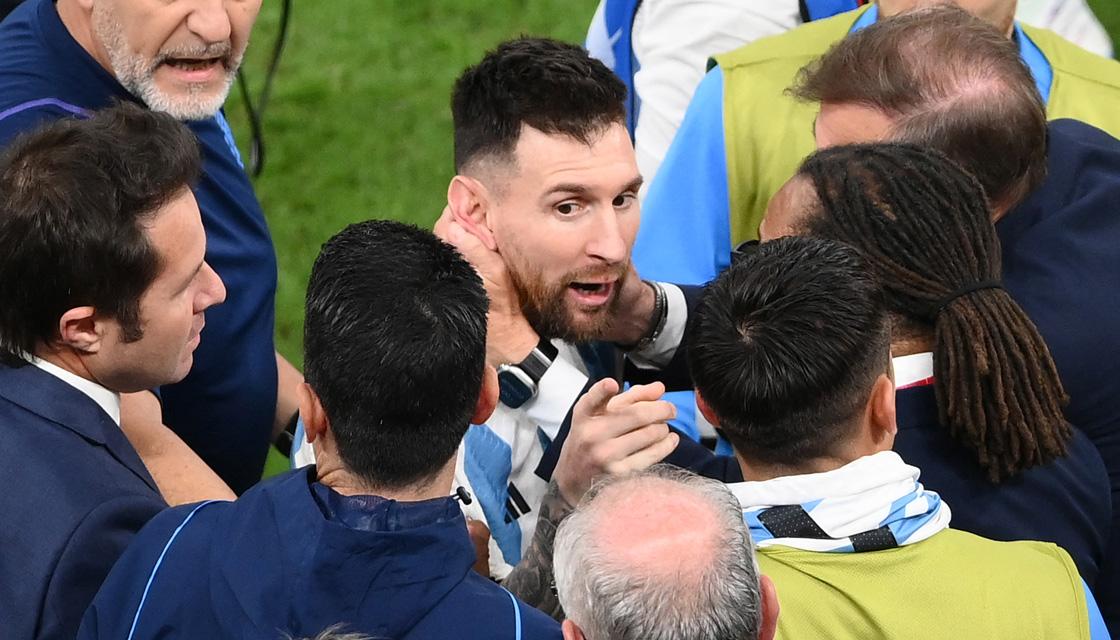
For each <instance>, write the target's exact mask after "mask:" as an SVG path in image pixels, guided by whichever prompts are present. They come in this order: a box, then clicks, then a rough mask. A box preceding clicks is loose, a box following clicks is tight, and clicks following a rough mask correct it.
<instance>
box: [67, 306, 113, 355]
mask: <svg viewBox="0 0 1120 640" xmlns="http://www.w3.org/2000/svg"><path fill="white" fill-rule="evenodd" d="M109 325H110V323H109V322H105V321H103V320H100V319H99V318H98V317H97V310H96V309H94V308H93V307H74V308H73V309H70V310H68V311H67V312H66V313H64V314H62V317H60V318H59V319H58V337H59V342H61V343H62V344H64V345H66V346H68V347H70V348H71V349H74V350H75V351H79V352H81V353H84V354H92V353H97V352H98V351H100V350H101V343H102V341H103V340H104V338H105V334H106V333H107V332H108V331H109Z"/></svg>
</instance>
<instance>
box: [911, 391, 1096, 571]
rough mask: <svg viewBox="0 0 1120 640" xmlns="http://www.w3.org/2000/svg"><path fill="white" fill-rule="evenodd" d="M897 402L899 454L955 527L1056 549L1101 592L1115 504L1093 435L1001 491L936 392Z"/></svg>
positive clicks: (1075, 440)
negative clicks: (950, 424)
mask: <svg viewBox="0 0 1120 640" xmlns="http://www.w3.org/2000/svg"><path fill="white" fill-rule="evenodd" d="M895 401H896V403H897V405H896V406H897V412H898V436H897V438H896V439H895V442H894V450H895V451H896V452H897V453H898V454H899V455H900V456H902V459H903V460H905V461H906V462H907V463H908V464H912V465H914V466H915V467H918V468H919V469H921V470H922V475H921V482H922V485H924V486H925V488H927V489H929V490H931V491H936V492H937V493H938V494H939V495H940V496H941V498H942V499H944V500H945V502H946V503H947V504H948V505H949V509H950V510H952V514H953V518H952V520H951V522H950V526H952V527H953V528H954V529H961V530H964V531H969V532H971V533H975V534H976V535H980V536H984V537H985V538H991V539H992V540H1004V541H1012V540H1042V541H1044V542H1053V543H1055V544H1057V545H1058V546H1060V547H1062V548H1063V549H1065V550H1066V551H1068V552H1069V555H1070V556H1071V557H1072V558H1073V561H1074V562H1076V563H1077V568H1078V570H1079V571H1080V573H1081V577H1082V578H1084V579H1085V582H1086V583H1087V584H1088V585H1089V586H1093V583H1094V582H1095V581H1096V579H1097V574H1098V571H1099V570H1100V566H1101V562H1102V560H1103V559H1104V556H1105V549H1106V546H1107V543H1108V535H1109V530H1110V527H1111V523H1112V500H1111V494H1110V490H1109V483H1108V472H1107V471H1106V470H1105V468H1104V463H1103V462H1102V461H1101V456H1100V454H1099V453H1098V452H1097V449H1096V447H1094V446H1093V443H1091V442H1089V439H1088V438H1087V437H1086V436H1085V434H1083V433H1081V432H1079V431H1076V430H1075V431H1074V436H1073V439H1072V440H1071V441H1070V445H1069V451H1068V453H1067V455H1066V456H1065V457H1064V458H1059V459H1057V460H1055V461H1054V462H1052V463H1050V464H1048V465H1045V466H1041V467H1034V468H1033V469H1029V470H1027V471H1025V472H1023V473H1021V474H1019V475H1018V476H1016V477H1014V478H1012V479H1010V480H1006V481H1004V482H1002V483H1000V484H998V485H997V484H992V483H991V482H989V481H988V477H987V474H986V473H985V472H984V471H983V470H982V469H981V468H980V465H979V464H977V462H976V455H975V454H974V453H972V452H971V451H969V450H967V449H966V448H965V447H964V446H962V445H960V444H958V443H957V441H956V440H954V439H953V438H952V436H950V435H949V430H948V429H947V428H945V427H944V426H942V425H941V423H940V421H939V418H938V414H937V400H936V398H935V396H934V390H933V387H932V386H925V387H916V388H911V389H900V390H899V391H898V394H897V395H896V396H895Z"/></svg>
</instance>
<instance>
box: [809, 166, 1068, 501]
mask: <svg viewBox="0 0 1120 640" xmlns="http://www.w3.org/2000/svg"><path fill="white" fill-rule="evenodd" d="M799 174H800V175H802V176H805V177H807V178H808V179H809V180H810V181H811V182H812V184H813V186H814V187H815V189H816V194H817V199H818V202H819V210H816V211H812V212H810V213H809V214H808V215H807V216H806V218H805V222H804V226H805V228H806V230H807V231H808V232H809V233H811V234H813V235H816V236H821V237H825V238H831V239H835V240H840V241H842V242H846V243H849V244H851V245H852V246H854V247H856V248H857V249H858V250H859V251H860V252H861V253H863V254H864V256H865V257H866V258H867V261H868V264H869V265H870V268H871V269H872V271H874V272H875V273H876V274H877V275H878V276H879V278H880V279H881V280H882V281H883V287H884V291H885V295H886V304H887V307H888V308H889V310H890V311H891V312H892V314H894V316H895V319H896V334H899V336H898V337H903V338H914V337H921V336H932V338H933V355H934V373H935V390H936V393H937V404H938V407H939V412H940V417H941V422H942V424H944V425H946V426H947V427H948V429H949V432H950V433H951V434H952V435H953V437H954V438H955V439H956V440H958V441H959V442H960V443H961V444H963V445H964V446H966V447H968V448H969V449H971V450H972V451H973V452H974V453H975V455H976V460H977V462H978V463H979V464H980V466H981V467H983V468H984V469H985V471H986V472H987V474H988V477H989V478H990V479H991V480H992V481H993V482H998V481H1000V480H1003V479H1006V478H1008V477H1011V476H1014V475H1016V474H1017V473H1019V472H1021V471H1023V470H1025V469H1029V468H1031V467H1033V466H1036V465H1040V464H1045V463H1047V462H1049V461H1051V460H1053V459H1054V458H1055V457H1058V456H1061V455H1064V454H1065V451H1066V446H1067V443H1068V441H1069V438H1070V436H1071V433H1072V432H1071V430H1070V426H1069V424H1068V423H1067V422H1066V420H1065V418H1064V417H1063V415H1062V406H1063V405H1064V404H1065V402H1066V395H1065V392H1064V390H1063V388H1062V383H1061V381H1060V380H1059V379H1058V371H1057V368H1056V367H1055V365H1054V361H1053V359H1052V358H1051V357H1050V351H1049V349H1047V347H1046V343H1045V342H1044V341H1043V339H1042V336H1040V335H1039V333H1038V329H1037V328H1036V327H1035V325H1034V323H1033V322H1031V320H1030V319H1029V318H1028V317H1027V315H1026V313H1024V312H1023V309H1022V308H1021V307H1020V306H1019V305H1018V304H1017V303H1016V302H1015V301H1014V300H1013V299H1012V298H1011V296H1010V295H1009V294H1008V293H1007V291H1005V290H1004V289H1002V288H1001V287H999V286H995V285H998V283H999V279H1000V275H1001V273H1000V244H999V238H998V237H997V236H996V232H995V228H994V227H993V225H992V223H991V218H990V216H989V210H988V201H987V199H986V198H985V195H984V190H983V188H982V187H981V186H980V184H979V183H978V182H977V181H976V179H975V178H974V177H972V176H971V175H969V174H968V173H967V172H965V171H964V170H963V169H961V168H960V167H959V166H958V165H957V164H955V163H954V162H953V161H952V160H950V159H949V158H947V157H945V156H944V155H942V154H940V153H938V152H935V151H932V150H928V149H923V148H921V147H918V146H914V145H906V144H880V145H853V146H845V147H833V148H830V149H825V150H823V151H819V152H817V153H815V154H813V155H812V156H810V157H809V158H808V159H806V160H805V162H804V164H803V165H802V166H801V170H800V172H799ZM977 287H980V288H977ZM966 291H967V293H964V292H966ZM962 293H963V295H959V294H962Z"/></svg>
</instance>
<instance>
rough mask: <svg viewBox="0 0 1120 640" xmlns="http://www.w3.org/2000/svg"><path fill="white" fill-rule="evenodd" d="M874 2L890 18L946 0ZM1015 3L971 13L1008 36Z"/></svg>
mask: <svg viewBox="0 0 1120 640" xmlns="http://www.w3.org/2000/svg"><path fill="white" fill-rule="evenodd" d="M876 4H878V5H879V15H880V16H881V17H883V18H890V17H893V16H896V15H898V14H900V13H905V12H907V11H912V10H914V9H921V8H923V7H931V6H935V5H939V4H946V2H945V1H944V0H878V2H877V3H876ZM1017 5H1018V3H1017V2H1009V3H1007V4H1005V5H1002V6H1000V7H997V8H994V9H990V10H989V12H988V13H986V14H976V13H974V14H973V15H975V16H976V17H977V18H980V19H981V20H983V21H984V22H987V23H988V24H990V25H992V26H993V27H995V28H997V29H999V30H1000V31H1001V32H1003V34H1004V35H1005V36H1007V37H1008V38H1010V37H1011V34H1013V33H1015V9H1016V6H1017ZM970 13H971V12H970Z"/></svg>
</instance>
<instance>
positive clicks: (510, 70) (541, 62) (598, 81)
mask: <svg viewBox="0 0 1120 640" xmlns="http://www.w3.org/2000/svg"><path fill="white" fill-rule="evenodd" d="M625 100H626V85H624V84H623V83H622V81H621V80H619V79H618V77H617V76H615V74H614V72H612V71H611V70H610V69H608V68H607V67H606V66H604V65H603V63H602V62H600V61H598V60H596V59H594V58H592V57H591V56H590V55H588V53H587V51H586V50H584V49H583V48H582V47H579V46H577V45H573V44H568V43H564V42H558V41H556V40H549V39H546V38H520V39H517V40H511V41H509V42H505V43H502V44H501V45H499V46H498V48H497V49H494V50H493V51H491V52H489V53H487V54H486V56H485V57H483V59H482V61H481V62H479V63H478V64H477V65H475V66H473V67H469V68H468V69H467V70H466V71H464V72H463V74H462V75H461V76H459V79H458V80H457V81H456V82H455V89H454V92H453V94H452V97H451V115H452V118H453V120H454V123H455V169H456V171H459V172H462V171H463V170H464V168H465V167H467V166H468V165H469V164H470V163H471V162H472V161H475V160H477V159H481V158H483V157H488V158H497V159H501V160H506V161H508V160H512V159H513V154H514V150H515V149H516V147H517V141H518V139H519V138H520V136H521V126H522V125H528V126H530V127H532V128H534V129H537V130H538V131H541V132H543V133H547V134H561V135H565V136H568V137H571V138H573V139H575V140H578V141H580V142H583V143H585V144H590V143H591V142H593V141H594V139H595V136H596V135H597V134H599V133H601V132H602V131H603V130H604V129H606V128H607V127H608V126H610V125H612V124H616V123H617V124H625V122H626V110H625V107H624V105H623V103H624V101H625Z"/></svg>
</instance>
